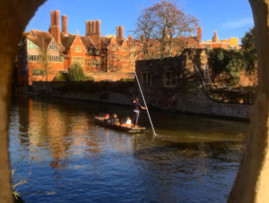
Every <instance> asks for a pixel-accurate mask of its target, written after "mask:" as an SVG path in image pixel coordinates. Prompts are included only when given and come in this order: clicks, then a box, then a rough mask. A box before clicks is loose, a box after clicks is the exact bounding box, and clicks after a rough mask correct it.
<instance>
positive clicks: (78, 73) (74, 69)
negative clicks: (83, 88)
mask: <svg viewBox="0 0 269 203" xmlns="http://www.w3.org/2000/svg"><path fill="white" fill-rule="evenodd" d="M67 78H68V80H69V81H85V80H87V77H85V75H84V72H83V69H82V67H81V65H80V64H79V63H73V64H72V65H71V66H70V67H69V68H68V74H67Z"/></svg>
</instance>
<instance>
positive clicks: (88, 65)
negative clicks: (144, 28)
mask: <svg viewBox="0 0 269 203" xmlns="http://www.w3.org/2000/svg"><path fill="white" fill-rule="evenodd" d="M116 30H117V35H116V37H102V36H101V21H100V20H95V21H86V35H85V36H81V35H79V34H70V33H68V27H67V16H62V29H61V28H60V12H59V11H58V10H57V11H51V25H50V28H49V31H48V32H46V31H39V30H31V31H30V32H27V33H24V35H23V39H22V41H21V43H20V44H19V48H20V49H19V54H18V70H17V76H18V84H20V85H22V84H27V85H31V84H32V82H33V81H52V80H53V79H54V77H55V76H56V75H57V74H58V73H61V72H67V71H68V67H69V66H70V65H71V64H73V63H79V64H80V65H81V67H82V68H83V70H84V73H85V74H86V75H87V73H93V72H124V73H127V72H133V71H134V69H135V58H134V55H133V54H132V52H133V51H132V50H133V49H132V37H131V36H130V37H128V41H127V40H126V39H125V38H124V36H123V26H118V27H117V28H116Z"/></svg>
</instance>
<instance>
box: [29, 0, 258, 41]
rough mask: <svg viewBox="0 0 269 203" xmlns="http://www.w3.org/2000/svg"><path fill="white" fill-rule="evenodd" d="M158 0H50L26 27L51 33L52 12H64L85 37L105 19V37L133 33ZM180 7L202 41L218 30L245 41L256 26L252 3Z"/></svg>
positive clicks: (194, 2) (200, 0)
mask: <svg viewBox="0 0 269 203" xmlns="http://www.w3.org/2000/svg"><path fill="white" fill-rule="evenodd" d="M154 2H156V0H114V1H109V0H94V1H93V0H76V1H75V0H47V2H46V3H44V4H43V5H42V6H41V7H40V8H39V9H38V11H37V12H36V14H35V16H34V17H33V18H32V20H31V21H30V22H29V24H28V26H27V27H26V31H29V30H31V29H37V30H44V31H45V30H48V29H49V26H50V11H51V10H60V15H67V16H68V32H69V33H73V34H75V33H76V32H77V31H78V32H79V34H81V35H84V34H85V22H86V21H87V20H101V33H102V36H105V35H107V34H115V33H116V26H118V25H122V26H124V35H125V37H127V36H128V35H130V34H131V32H129V31H130V30H133V29H134V27H135V23H136V19H137V17H138V16H139V14H140V11H141V9H143V8H146V7H148V6H151V5H153V4H154ZM177 5H178V6H179V7H180V8H182V9H183V10H184V11H185V13H186V14H191V15H194V16H195V17H196V18H198V19H199V24H200V25H201V26H202V30H203V37H202V40H207V39H211V38H212V36H213V33H214V30H216V31H217V35H218V36H219V39H227V38H230V37H238V38H240V39H241V38H242V37H243V36H244V35H245V33H246V32H247V31H249V29H250V28H252V27H253V19H252V13H251V8H250V5H249V2H248V0H218V1H216V0H178V1H177Z"/></svg>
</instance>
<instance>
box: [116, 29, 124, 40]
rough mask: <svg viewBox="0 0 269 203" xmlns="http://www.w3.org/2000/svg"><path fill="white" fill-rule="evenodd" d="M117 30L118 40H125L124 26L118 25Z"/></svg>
mask: <svg viewBox="0 0 269 203" xmlns="http://www.w3.org/2000/svg"><path fill="white" fill-rule="evenodd" d="M116 30H117V40H123V26H118V27H116Z"/></svg>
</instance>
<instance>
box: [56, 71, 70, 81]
mask: <svg viewBox="0 0 269 203" xmlns="http://www.w3.org/2000/svg"><path fill="white" fill-rule="evenodd" d="M67 79H68V76H67V74H65V73H58V74H57V75H56V76H55V77H54V78H53V81H67Z"/></svg>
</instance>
